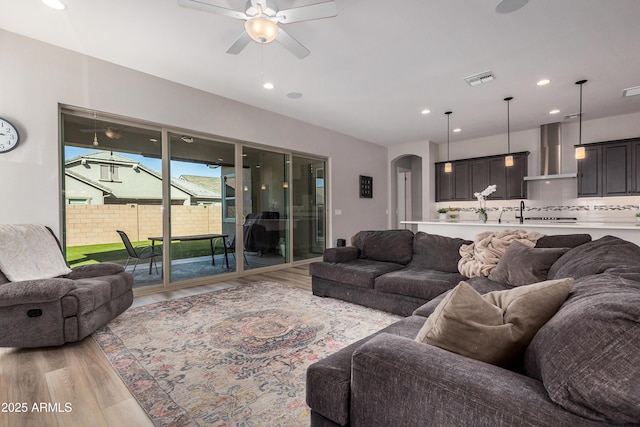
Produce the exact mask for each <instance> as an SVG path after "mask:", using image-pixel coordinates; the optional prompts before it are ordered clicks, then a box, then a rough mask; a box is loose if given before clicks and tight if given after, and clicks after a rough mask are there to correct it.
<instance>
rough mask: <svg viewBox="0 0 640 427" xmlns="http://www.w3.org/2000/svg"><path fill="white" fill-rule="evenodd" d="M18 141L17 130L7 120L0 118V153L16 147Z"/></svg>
mask: <svg viewBox="0 0 640 427" xmlns="http://www.w3.org/2000/svg"><path fill="white" fill-rule="evenodd" d="M18 142H20V135H19V134H18V130H17V129H16V127H15V126H14V125H12V124H11V123H10V122H9V121H7V120H5V119H3V118H0V153H6V152H7V151H11V150H13V149H14V148H16V145H18Z"/></svg>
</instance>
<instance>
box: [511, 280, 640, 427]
mask: <svg viewBox="0 0 640 427" xmlns="http://www.w3.org/2000/svg"><path fill="white" fill-rule="evenodd" d="M639 307H640V282H636V281H631V280H627V279H624V278H622V277H619V276H616V275H612V274H608V273H605V274H599V275H595V276H585V277H583V278H582V279H578V280H576V282H575V286H574V288H573V291H572V292H571V295H569V298H568V299H567V301H566V302H565V304H564V306H563V307H562V308H561V309H560V311H558V313H557V314H556V315H555V316H554V317H553V318H552V319H551V320H550V321H549V322H548V323H547V324H546V325H544V326H543V327H542V328H541V329H540V331H538V333H537V334H536V336H535V337H534V338H533V340H532V341H531V344H530V345H529V347H528V348H527V350H526V352H525V357H524V367H525V373H526V374H527V375H530V376H532V377H534V378H537V379H540V380H542V381H543V383H544V387H545V388H546V390H547V392H548V393H549V397H550V398H551V400H553V401H554V402H555V403H557V404H558V405H560V406H562V407H563V408H565V409H567V410H569V411H571V412H573V413H575V414H578V415H580V416H582V417H586V418H589V419H592V420H597V421H606V422H609V423H637V422H638V420H640V369H638V367H639V366H640V309H639Z"/></svg>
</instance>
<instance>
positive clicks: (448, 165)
mask: <svg viewBox="0 0 640 427" xmlns="http://www.w3.org/2000/svg"><path fill="white" fill-rule="evenodd" d="M451 113H452V111H447V112H446V113H445V114H446V115H447V163H445V164H444V171H445V173H451V171H452V170H453V167H452V166H451V162H450V161H449V117H450V116H451Z"/></svg>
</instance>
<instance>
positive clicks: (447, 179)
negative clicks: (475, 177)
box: [436, 163, 453, 202]
mask: <svg viewBox="0 0 640 427" xmlns="http://www.w3.org/2000/svg"><path fill="white" fill-rule="evenodd" d="M452 175H453V171H452V172H445V171H444V163H436V202H446V201H449V200H451V197H452V193H453V192H452V188H453V186H452V184H451V183H452V182H453V179H452Z"/></svg>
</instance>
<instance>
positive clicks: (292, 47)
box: [276, 28, 311, 59]
mask: <svg viewBox="0 0 640 427" xmlns="http://www.w3.org/2000/svg"><path fill="white" fill-rule="evenodd" d="M276 40H278V42H279V43H280V44H281V45H282V46H284V47H286V48H287V49H288V50H289V52H291V53H293V54H294V55H295V56H297V57H298V58H300V59H302V58H304V57H306V56H308V55H309V54H310V53H311V52H310V51H309V49H307V48H306V47H304V46H302V44H300V42H299V41H298V40H296V39H294V38H293V37H291V36H290V35H289V34H288V33H287V32H286V31H284V30H283V29H282V28H280V29H279V30H278V36H277V37H276Z"/></svg>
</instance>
